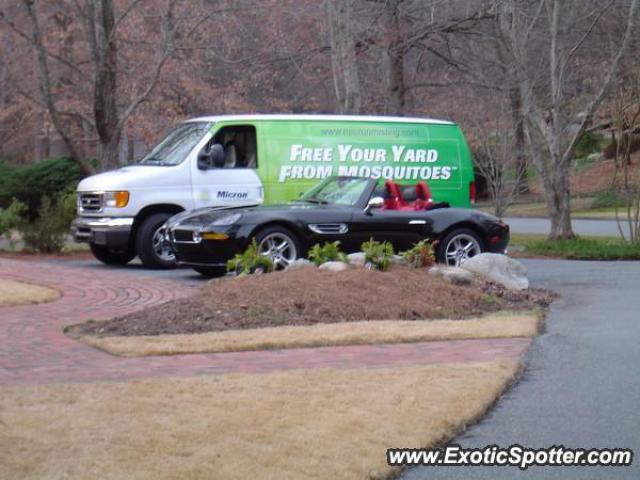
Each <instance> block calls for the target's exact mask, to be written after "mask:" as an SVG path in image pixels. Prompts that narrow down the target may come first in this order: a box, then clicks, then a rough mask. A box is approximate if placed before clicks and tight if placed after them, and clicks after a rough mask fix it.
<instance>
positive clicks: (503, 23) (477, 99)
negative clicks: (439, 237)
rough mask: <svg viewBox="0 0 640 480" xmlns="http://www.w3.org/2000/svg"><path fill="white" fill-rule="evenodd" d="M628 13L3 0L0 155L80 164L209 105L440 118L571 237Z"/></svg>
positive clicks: (631, 15) (621, 61)
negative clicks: (576, 187)
mask: <svg viewBox="0 0 640 480" xmlns="http://www.w3.org/2000/svg"><path fill="white" fill-rule="evenodd" d="M637 10H638V0H278V1H275V0H254V1H249V0H0V157H1V158H6V159H10V160H12V161H14V162H34V161H38V160H40V159H42V158H45V157H50V156H56V155H61V154H66V155H69V156H71V157H72V158H73V159H74V160H75V161H76V162H78V163H79V164H80V166H81V168H82V169H83V171H85V172H86V173H92V172H94V171H99V170H105V169H110V168H113V167H115V166H117V165H121V164H126V163H131V162H132V161H134V160H135V159H136V158H137V157H139V156H140V155H141V154H142V153H144V152H145V151H146V150H147V149H148V147H149V146H150V145H151V144H153V143H154V142H155V141H157V140H158V139H159V137H161V136H162V135H163V134H164V133H166V131H167V129H169V128H170V127H171V126H173V125H175V124H176V123H178V122H180V121H181V120H183V119H185V118H188V117H193V116H198V115H205V114H223V113H254V112H260V113H272V112H273V113H275V112H293V113H302V112H305V113H349V114H355V113H362V114H384V115H411V116H420V117H435V118H444V119H451V120H453V121H455V122H458V123H459V124H461V126H462V127H463V130H464V131H465V133H466V134H467V136H468V138H469V140H470V142H471V143H472V145H473V146H474V148H476V147H477V148H479V149H480V150H482V147H483V145H484V146H485V147H487V139H492V140H491V142H490V143H491V144H492V146H493V147H495V145H496V144H497V143H498V144H499V146H500V148H499V149H496V148H494V149H493V150H492V149H490V148H487V149H485V150H486V151H488V152H490V153H491V152H492V153H491V154H489V155H488V156H486V155H485V157H484V158H485V159H486V158H489V159H490V160H491V161H490V165H489V166H490V167H491V168H495V167H496V165H497V166H498V167H500V168H502V169H503V170H504V169H505V168H506V167H508V168H510V169H512V170H515V171H516V176H515V178H516V183H519V184H520V185H519V186H518V188H520V189H526V188H527V185H526V182H524V177H525V175H526V168H527V165H528V164H530V165H532V166H533V167H535V169H536V171H537V172H538V173H539V178H540V182H541V183H542V187H543V191H544V194H545V199H546V200H547V206H548V209H549V214H550V217H551V219H552V232H551V235H552V236H555V237H562V236H570V235H571V233H572V232H571V225H570V222H569V218H570V212H569V202H570V191H569V180H568V175H569V170H570V165H571V162H570V160H571V158H572V155H573V151H574V149H575V145H576V142H578V141H579V139H580V137H581V135H583V134H584V132H585V131H587V130H589V129H593V128H598V127H599V126H601V124H602V125H606V124H608V122H610V121H611V119H612V118H614V116H615V112H614V110H615V109H616V108H617V107H616V106H619V105H618V103H619V102H618V103H617V102H616V101H614V100H615V98H616V94H617V92H620V91H623V90H625V89H627V90H628V88H629V86H630V85H632V86H633V85H637V84H638V83H639V79H640V55H639V52H640V50H639V48H638V47H640V35H639V34H638V28H637V17H638V11H637ZM625 91H626V90H625ZM634 91H635V92H636V93H635V94H634V95H633V96H631V98H630V99H629V102H630V104H632V103H634V102H637V89H634ZM622 108H625V107H624V106H623V107H622ZM494 157H495V158H494ZM92 158H97V162H92V161H91V159H92ZM505 166H506V167H505Z"/></svg>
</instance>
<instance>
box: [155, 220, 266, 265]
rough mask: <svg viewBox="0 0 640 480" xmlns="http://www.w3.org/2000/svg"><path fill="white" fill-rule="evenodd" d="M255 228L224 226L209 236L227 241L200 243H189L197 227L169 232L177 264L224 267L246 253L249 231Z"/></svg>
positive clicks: (253, 226) (203, 240) (204, 241)
mask: <svg viewBox="0 0 640 480" xmlns="http://www.w3.org/2000/svg"><path fill="white" fill-rule="evenodd" d="M254 228H255V225H231V226H221V227H218V228H216V229H215V230H209V232H210V233H218V234H224V235H227V238H226V239H217V240H207V239H202V240H201V241H199V242H195V241H192V240H190V238H191V236H192V233H193V232H194V231H196V230H199V229H198V228H194V227H180V226H179V227H177V228H173V229H170V231H169V232H168V236H169V238H168V239H167V240H168V241H169V244H170V245H171V249H172V250H173V251H174V252H175V254H176V262H177V264H178V265H185V266H191V267H216V268H218V267H224V268H226V266H227V261H229V260H230V259H231V258H233V257H234V256H235V255H236V254H238V253H242V252H244V250H245V249H246V248H247V246H248V245H249V242H250V240H249V239H250V232H251V231H253V229H254Z"/></svg>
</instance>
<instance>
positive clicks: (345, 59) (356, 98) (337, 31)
mask: <svg viewBox="0 0 640 480" xmlns="http://www.w3.org/2000/svg"><path fill="white" fill-rule="evenodd" d="M352 6H353V0H326V10H327V21H328V23H329V38H330V42H331V66H332V70H333V84H334V87H335V92H336V100H337V104H338V112H339V113H360V110H361V108H362V93H361V89H360V76H359V74H358V61H357V58H356V46H355V42H354V39H353V33H352V32H351V23H352V22H351V12H352Z"/></svg>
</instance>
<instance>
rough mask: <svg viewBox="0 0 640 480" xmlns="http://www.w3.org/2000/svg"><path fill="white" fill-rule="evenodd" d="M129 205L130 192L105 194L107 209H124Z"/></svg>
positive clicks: (122, 191) (120, 191)
mask: <svg viewBox="0 0 640 480" xmlns="http://www.w3.org/2000/svg"><path fill="white" fill-rule="evenodd" d="M128 203H129V192H128V191H126V190H119V191H117V192H104V205H105V207H112V208H124V207H126V206H127V205H128Z"/></svg>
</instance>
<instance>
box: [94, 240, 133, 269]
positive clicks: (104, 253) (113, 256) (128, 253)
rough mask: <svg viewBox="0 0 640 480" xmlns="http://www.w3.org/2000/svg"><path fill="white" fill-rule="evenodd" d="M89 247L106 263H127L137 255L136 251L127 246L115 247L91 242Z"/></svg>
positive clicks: (95, 255)
mask: <svg viewBox="0 0 640 480" xmlns="http://www.w3.org/2000/svg"><path fill="white" fill-rule="evenodd" d="M89 248H90V249H91V253H93V256H94V257H96V258H97V259H98V260H100V261H101V262H102V263H104V264H105V265H126V264H127V263H129V262H130V261H131V260H133V259H134V258H135V256H136V252H134V251H133V250H132V249H130V248H127V247H122V248H113V247H107V246H105V245H97V244H95V243H90V244H89Z"/></svg>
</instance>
